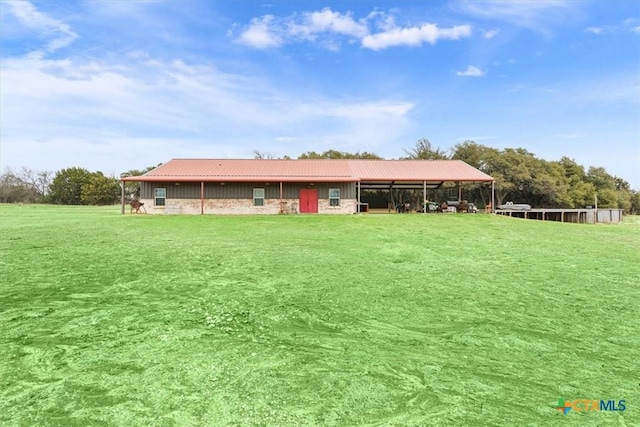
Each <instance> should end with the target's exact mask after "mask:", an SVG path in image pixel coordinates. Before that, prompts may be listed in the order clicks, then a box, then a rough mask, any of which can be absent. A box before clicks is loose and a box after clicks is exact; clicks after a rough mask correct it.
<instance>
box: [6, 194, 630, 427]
mask: <svg viewBox="0 0 640 427" xmlns="http://www.w3.org/2000/svg"><path fill="white" fill-rule="evenodd" d="M0 214H1V217H0V220H1V230H0V231H1V235H0V242H1V246H0V249H1V253H0V255H1V257H0V277H1V278H2V285H1V288H0V340H2V341H1V342H2V345H1V346H0V357H1V360H2V362H1V363H0V386H1V387H0V393H1V394H0V398H1V399H0V423H5V424H9V425H25V426H27V425H29V426H31V425H78V426H85V425H95V424H105V425H106V424H108V425H268V426H271V425H362V424H368V425H370V424H372V425H398V426H406V425H409V426H411V425H415V426H419V425H526V424H538V425H550V424H561V425H585V424H589V425H593V424H600V425H634V424H637V423H640V415H639V413H640V412H639V411H640V403H638V402H640V399H639V398H640V392H639V391H638V390H639V389H640V381H639V380H638V366H640V364H639V362H640V360H639V356H638V354H640V324H639V321H638V313H639V312H640V285H639V278H640V221H637V219H630V218H629V217H626V218H625V222H624V223H623V224H620V225H585V224H562V223H554V222H542V221H528V220H518V219H512V218H503V217H494V216H491V215H464V214H461V215H435V214H431V215H419V214H410V215H353V216H301V215H298V216H292V215H289V216H242V217H238V216H232V217H216V216H204V217H203V216H163V217H153V216H145V215H126V216H121V215H119V210H118V208H117V207H116V208H111V207H109V208H89V207H50V206H26V205H25V206H6V205H5V206H0ZM558 398H564V399H566V400H572V399H616V400H619V399H626V400H627V410H626V411H625V412H624V413H610V412H602V413H582V414H580V413H570V414H568V415H566V416H564V415H562V414H561V413H559V412H558V411H556V410H554V405H555V404H556V403H557V401H558Z"/></svg>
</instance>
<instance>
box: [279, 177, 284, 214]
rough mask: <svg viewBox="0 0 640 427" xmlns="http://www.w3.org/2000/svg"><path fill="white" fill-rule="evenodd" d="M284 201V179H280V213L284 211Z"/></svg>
mask: <svg viewBox="0 0 640 427" xmlns="http://www.w3.org/2000/svg"><path fill="white" fill-rule="evenodd" d="M282 203H283V202H282V181H280V213H284V205H283V204H282Z"/></svg>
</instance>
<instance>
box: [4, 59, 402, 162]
mask: <svg viewBox="0 0 640 427" xmlns="http://www.w3.org/2000/svg"><path fill="white" fill-rule="evenodd" d="M149 56H150V55H148V54H145V55H137V54H134V55H129V54H128V52H123V53H122V56H121V57H120V59H119V60H118V59H117V58H115V57H113V56H112V57H110V58H109V61H112V62H110V63H108V64H107V63H104V62H98V61H96V60H92V61H86V62H83V61H84V60H82V59H68V60H60V61H54V60H46V59H40V58H13V59H12V58H8V59H3V61H2V63H0V67H1V69H0V71H1V74H2V85H0V109H1V110H2V119H3V127H2V160H3V162H4V164H5V165H6V166H20V165H28V166H29V167H35V168H46V169H58V168H61V167H68V166H74V164H69V162H77V161H78V159H82V166H84V167H90V168H93V167H95V168H99V169H100V170H103V172H105V173H110V172H111V171H110V170H104V169H105V166H99V165H100V164H113V165H117V166H116V167H118V170H116V171H115V172H116V173H119V172H121V171H122V170H126V169H127V168H133V167H144V166H147V163H154V162H156V163H157V162H160V161H166V160H167V159H168V158H170V157H172V156H178V157H185V156H194V157H211V156H220V157H247V156H251V152H250V150H249V149H248V148H246V147H248V145H247V143H246V142H247V141H256V140H261V141H264V142H265V143H266V144H268V141H277V142H278V143H281V144H287V143H295V147H293V146H292V147H293V148H292V149H295V150H300V152H303V151H305V150H307V149H316V150H318V149H319V148H318V147H321V148H322V147H325V146H328V145H331V146H333V147H335V146H344V147H345V149H348V148H349V147H350V146H352V145H353V144H360V145H359V146H358V148H357V149H363V146H362V144H364V145H366V146H368V147H370V146H373V145H375V144H380V145H382V144H386V143H388V141H390V140H395V139H396V138H397V135H398V134H399V133H401V132H403V131H404V129H406V123H407V115H408V114H409V113H410V111H411V110H412V108H413V104H412V103H410V102H407V101H402V100H387V99H370V98H363V99H355V100H354V99H345V98H335V97H331V98H330V97H324V96H322V95H317V94H310V93H309V91H308V90H306V91H303V90H299V89H298V88H296V87H285V86H286V85H283V84H282V83H279V84H275V82H270V81H267V80H265V79H264V78H263V77H259V76H258V77H256V76H251V75H241V74H230V73H225V72H221V71H220V70H218V69H216V68H215V67H214V66H212V65H209V64H205V63H200V64H187V63H185V62H182V61H162V60H158V59H155V58H150V57H149ZM114 60H115V61H114ZM283 130H286V132H287V133H286V134H284V135H283ZM363 141H364V142H363ZM316 143H317V144H318V145H314V144H316ZM349 144H352V145H349ZM259 148H261V149H262V148H263V147H259ZM265 149H267V150H273V148H269V147H267V148H265ZM34 153H37V155H35V154H34ZM150 153H161V158H156V157H153V156H154V155H150ZM282 154H289V155H296V154H297V152H288V153H287V152H285V153H282ZM121 156H122V157H121ZM74 159H75V160H74ZM107 159H113V160H107ZM136 159H137V161H138V162H140V161H142V162H143V164H142V165H140V164H135V161H136ZM38 162H39V163H38ZM93 165H96V166H93Z"/></svg>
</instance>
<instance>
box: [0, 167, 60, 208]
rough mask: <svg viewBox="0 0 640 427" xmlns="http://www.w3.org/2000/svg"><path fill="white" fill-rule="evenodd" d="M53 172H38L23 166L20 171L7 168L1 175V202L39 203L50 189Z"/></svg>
mask: <svg viewBox="0 0 640 427" xmlns="http://www.w3.org/2000/svg"><path fill="white" fill-rule="evenodd" d="M51 175H52V172H49V171H40V172H36V171H34V170H32V169H29V168H26V167H22V168H20V170H19V171H14V170H13V169H11V168H7V170H6V171H5V173H3V174H2V175H1V176H0V202H3V203H39V202H43V201H44V199H45V196H46V195H47V193H48V191H49V184H50V182H51Z"/></svg>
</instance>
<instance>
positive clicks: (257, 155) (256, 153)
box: [253, 149, 275, 159]
mask: <svg viewBox="0 0 640 427" xmlns="http://www.w3.org/2000/svg"><path fill="white" fill-rule="evenodd" d="M253 158H254V159H274V158H275V157H274V156H273V154H271V153H270V152H268V151H260V150H257V149H256V150H253Z"/></svg>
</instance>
